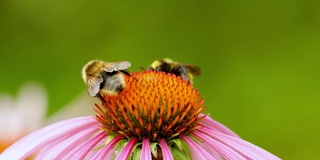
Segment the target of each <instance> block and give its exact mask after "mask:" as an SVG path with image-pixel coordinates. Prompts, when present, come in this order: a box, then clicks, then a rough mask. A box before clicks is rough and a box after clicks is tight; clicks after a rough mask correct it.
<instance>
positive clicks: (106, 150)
mask: <svg viewBox="0 0 320 160" xmlns="http://www.w3.org/2000/svg"><path fill="white" fill-rule="evenodd" d="M123 137H124V136H123V135H118V136H116V137H114V138H113V139H112V140H111V141H110V142H109V143H108V144H107V145H106V146H104V147H103V148H101V149H100V150H99V152H98V153H97V154H96V155H95V156H94V157H93V158H92V159H91V160H100V159H104V158H105V157H106V155H107V154H108V153H109V152H110V151H112V148H113V147H114V146H115V145H116V144H117V143H118V142H119V141H120V140H122V139H123Z"/></svg>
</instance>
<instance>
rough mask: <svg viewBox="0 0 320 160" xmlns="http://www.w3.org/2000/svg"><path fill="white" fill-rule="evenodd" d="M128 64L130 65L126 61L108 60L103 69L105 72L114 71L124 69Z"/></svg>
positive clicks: (129, 64)
mask: <svg viewBox="0 0 320 160" xmlns="http://www.w3.org/2000/svg"><path fill="white" fill-rule="evenodd" d="M130 66H131V63H130V62H128V61H120V62H108V63H107V64H106V65H105V67H104V68H103V69H104V70H105V71H106V72H114V71H119V70H125V69H127V68H129V67H130Z"/></svg>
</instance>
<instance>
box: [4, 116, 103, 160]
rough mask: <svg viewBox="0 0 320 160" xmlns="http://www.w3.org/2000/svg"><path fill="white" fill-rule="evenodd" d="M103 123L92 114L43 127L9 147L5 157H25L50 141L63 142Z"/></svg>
mask: <svg viewBox="0 0 320 160" xmlns="http://www.w3.org/2000/svg"><path fill="white" fill-rule="evenodd" d="M100 125H101V124H100V123H99V122H97V121H96V120H95V119H94V118H92V117H91V116H86V117H79V118H73V119H69V120H65V121H61V122H58V123H56V124H53V125H50V126H47V127H45V128H42V129H40V130H38V131H36V132H34V133H32V134H30V135H28V136H26V137H24V138H23V139H21V140H19V141H17V142H16V143H15V144H13V145H12V146H10V147H9V148H7V149H6V150H5V151H4V152H3V153H2V155H1V158H3V159H24V158H27V157H28V156H29V155H30V154H32V153H34V152H35V151H37V150H38V149H41V148H43V147H44V146H46V145H48V144H50V143H53V142H54V143H58V142H61V141H63V140H65V139H67V138H68V137H70V136H72V135H74V134H76V133H78V132H80V131H81V130H84V129H87V128H91V127H93V128H99V126H100Z"/></svg>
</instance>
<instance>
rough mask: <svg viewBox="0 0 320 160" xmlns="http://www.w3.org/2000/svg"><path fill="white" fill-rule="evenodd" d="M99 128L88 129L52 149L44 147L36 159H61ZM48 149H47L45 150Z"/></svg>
mask: <svg viewBox="0 0 320 160" xmlns="http://www.w3.org/2000/svg"><path fill="white" fill-rule="evenodd" d="M98 130H99V128H96V127H94V128H89V129H86V130H83V131H81V132H79V133H77V134H75V135H74V136H72V137H70V138H68V139H66V140H65V141H62V142H60V143H59V144H55V145H54V147H51V146H50V148H49V147H46V149H45V150H46V151H45V152H42V153H41V154H40V155H38V156H37V159H57V160H58V159H62V158H63V157H64V156H65V155H67V154H68V152H70V151H72V150H73V149H74V148H75V147H76V146H78V145H80V144H81V143H83V142H84V141H85V140H87V139H88V138H90V137H91V136H92V135H93V133H95V132H97V131H98ZM47 148H48V149H47Z"/></svg>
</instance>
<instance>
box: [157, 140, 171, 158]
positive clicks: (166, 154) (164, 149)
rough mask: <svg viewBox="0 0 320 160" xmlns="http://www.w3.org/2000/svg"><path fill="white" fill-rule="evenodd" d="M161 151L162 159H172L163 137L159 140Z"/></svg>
mask: <svg viewBox="0 0 320 160" xmlns="http://www.w3.org/2000/svg"><path fill="white" fill-rule="evenodd" d="M159 143H160V147H161V152H162V156H163V159H164V160H173V156H172V154H171V151H170V149H169V146H168V144H167V141H166V140H165V139H160V141H159Z"/></svg>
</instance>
